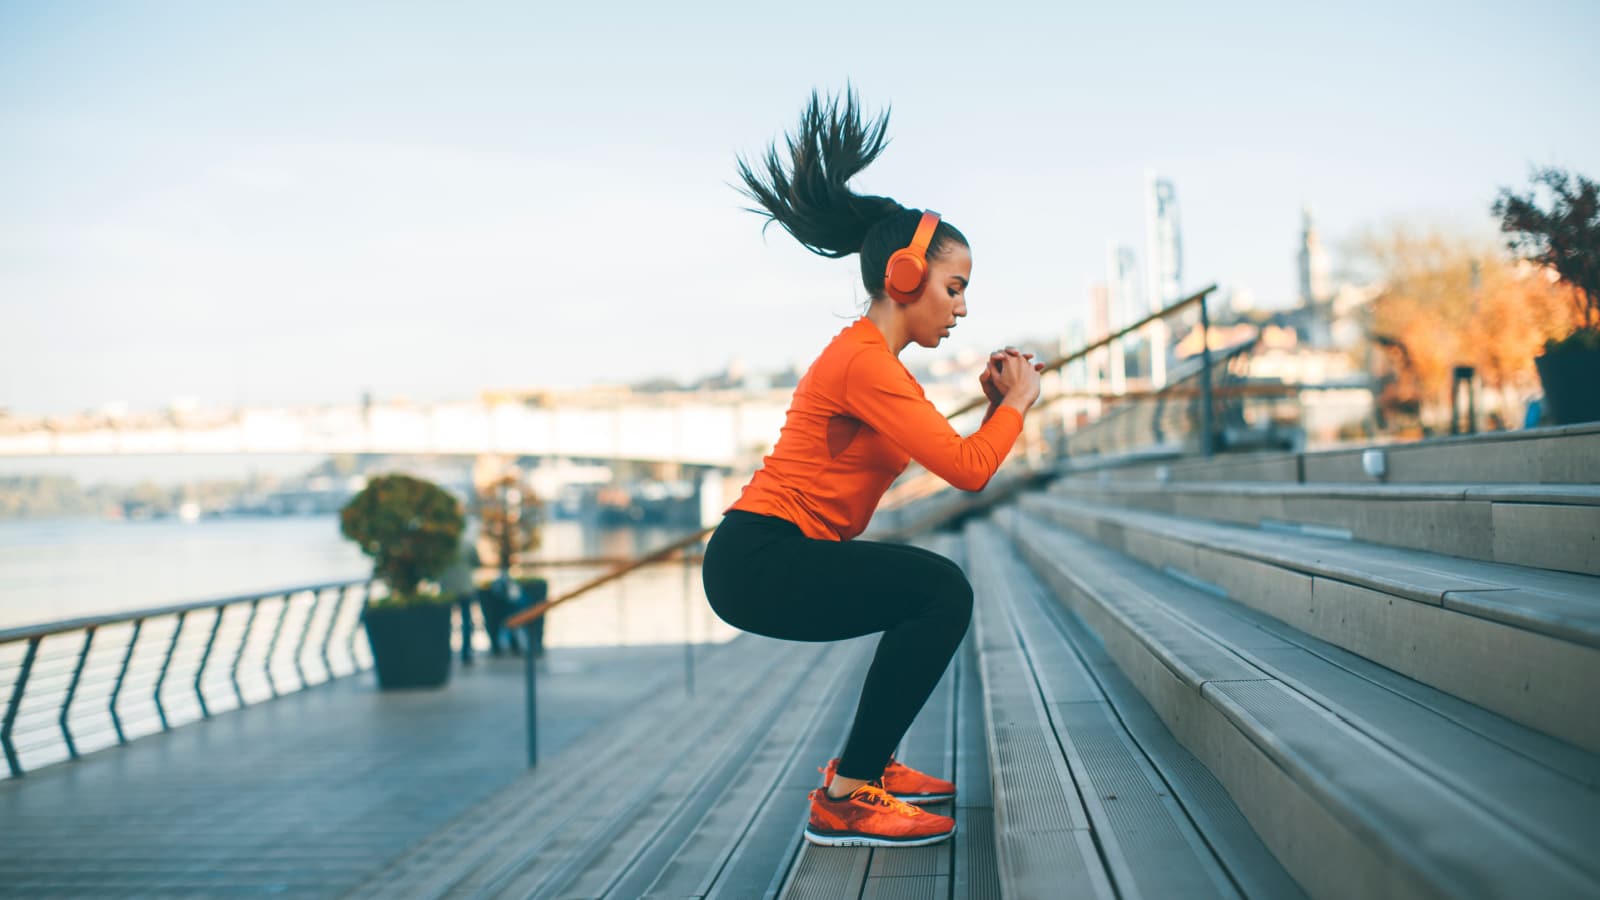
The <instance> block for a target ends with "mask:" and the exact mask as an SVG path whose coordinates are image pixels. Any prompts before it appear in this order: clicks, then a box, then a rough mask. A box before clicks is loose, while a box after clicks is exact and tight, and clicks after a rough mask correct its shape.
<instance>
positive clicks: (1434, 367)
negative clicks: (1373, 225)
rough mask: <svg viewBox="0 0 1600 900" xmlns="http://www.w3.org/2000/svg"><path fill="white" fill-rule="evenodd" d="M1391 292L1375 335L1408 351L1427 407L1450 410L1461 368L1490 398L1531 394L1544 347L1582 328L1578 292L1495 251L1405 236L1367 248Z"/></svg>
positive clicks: (1374, 317) (1444, 238)
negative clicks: (1472, 371) (1473, 373)
mask: <svg viewBox="0 0 1600 900" xmlns="http://www.w3.org/2000/svg"><path fill="white" fill-rule="evenodd" d="M1363 250H1364V251H1365V254H1366V255H1367V256H1368V257H1369V258H1370V259H1371V260H1372V261H1373V262H1375V263H1376V264H1377V269H1378V272H1379V276H1380V278H1381V279H1382V281H1383V284H1384V291H1383V293H1382V294H1381V295H1380V296H1379V297H1378V298H1377V299H1376V300H1375V301H1374V302H1373V305H1372V309H1371V323H1370V327H1371V332H1372V334H1373V335H1374V336H1377V337H1382V338H1386V339H1388V340H1390V341H1393V342H1395V343H1397V344H1399V345H1401V346H1403V347H1404V348H1405V353H1404V358H1405V359H1406V360H1407V363H1406V365H1407V366H1408V367H1409V372H1408V374H1409V375H1411V376H1413V377H1414V378H1415V379H1416V381H1417V382H1418V389H1419V393H1420V395H1421V396H1420V398H1419V399H1420V400H1421V401H1422V403H1423V404H1424V405H1425V406H1428V407H1432V408H1434V409H1436V410H1437V409H1443V408H1447V407H1448V405H1449V400H1450V385H1451V377H1452V371H1453V369H1454V368H1455V367H1456V366H1458V365H1466V366H1474V367H1475V368H1476V369H1477V371H1478V377H1479V379H1480V383H1481V385H1482V386H1483V388H1484V389H1485V390H1488V391H1502V392H1511V393H1515V394H1521V393H1529V392H1532V391H1533V390H1535V389H1536V387H1537V385H1538V373H1537V371H1536V370H1535V369H1534V365H1533V359H1534V357H1536V356H1538V355H1539V354H1541V353H1542V352H1543V351H1544V342H1545V341H1546V340H1547V339H1550V338H1557V337H1562V336H1564V335H1566V334H1568V333H1569V332H1571V331H1572V329H1573V328H1574V327H1575V326H1576V325H1577V324H1578V323H1577V319H1576V317H1575V315H1574V310H1575V307H1574V306H1573V303H1572V298H1571V290H1572V289H1571V288H1569V287H1567V286H1566V285H1563V284H1560V283H1557V282H1555V281H1554V280H1553V279H1551V278H1550V277H1549V276H1548V274H1547V271H1546V270H1545V269H1542V268H1539V267H1536V266H1533V265H1531V264H1528V263H1524V262H1518V261H1516V260H1512V259H1510V258H1508V257H1507V255H1506V254H1505V252H1504V251H1502V250H1500V249H1498V248H1496V247H1494V246H1493V245H1489V244H1485V243H1480V242H1474V241H1471V240H1468V239H1464V238H1460V237H1455V236H1450V235H1444V234H1440V233H1438V232H1429V233H1423V234H1418V233H1415V232H1412V231H1408V230H1405V229H1397V230H1395V231H1394V232H1392V233H1390V234H1388V235H1386V236H1382V237H1379V238H1368V239H1367V240H1365V241H1364V242H1363Z"/></svg>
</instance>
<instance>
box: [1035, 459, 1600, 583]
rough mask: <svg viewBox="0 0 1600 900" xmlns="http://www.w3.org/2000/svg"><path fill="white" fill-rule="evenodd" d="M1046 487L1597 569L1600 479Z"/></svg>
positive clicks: (1138, 504)
mask: <svg viewBox="0 0 1600 900" xmlns="http://www.w3.org/2000/svg"><path fill="white" fill-rule="evenodd" d="M1050 491H1051V492H1052V493H1056V494H1060V495H1061V496H1064V497H1073V498H1076V499H1080V500H1088V501H1091V502H1095V503H1103V504H1107V505H1112V506H1123V507H1127V508H1130V509H1138V510H1143V511H1146V512H1159V513H1171V514H1175V515H1180V516H1189V517H1193V518H1200V519H1209V520H1212V521H1218V522H1230V523H1234V524H1239V525H1250V526H1255V527H1261V528H1265V529H1268V530H1273V531H1284V530H1289V531H1302V532H1306V533H1313V534H1320V535H1323V536H1326V537H1343V538H1347V539H1354V540H1358V541H1366V542H1369V543H1375V544H1386V545H1388V546H1392V547H1407V548H1410V549H1413V550H1427V551H1430V552H1433V553H1443V554H1447V555H1450V556H1461V557H1465V558H1468V559H1479V560H1485V561H1488V562H1502V563H1507V564H1510V565H1518V566H1528V567H1531V568H1539V569H1553V570H1558V571H1565V572H1578V573H1582V574H1587V575H1600V485H1593V484H1586V485H1539V484H1528V485H1477V484H1430V485H1420V484H1409V485H1394V484H1340V483H1325V484H1292V483H1263V482H1249V481H1213V482H1186V483H1184V482H1180V483H1166V484H1163V483H1159V482H1139V481H1117V480H1114V479H1105V480H1082V479H1063V480H1059V481H1057V482H1055V483H1054V484H1052V485H1051V486H1050Z"/></svg>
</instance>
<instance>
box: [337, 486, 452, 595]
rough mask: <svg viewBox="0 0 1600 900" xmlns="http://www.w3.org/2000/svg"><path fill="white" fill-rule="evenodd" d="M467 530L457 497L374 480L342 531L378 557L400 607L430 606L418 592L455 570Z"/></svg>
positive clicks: (376, 565) (349, 507) (348, 507)
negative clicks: (452, 568) (423, 585)
mask: <svg viewBox="0 0 1600 900" xmlns="http://www.w3.org/2000/svg"><path fill="white" fill-rule="evenodd" d="M465 524H466V522H465V519H463V517H462V515H461V503H460V502H459V501H457V500H456V498H455V497H452V496H451V495H450V494H449V493H448V492H447V491H445V490H444V489H443V488H440V487H439V486H438V485H436V484H433V483H432V482H429V481H424V480H422V479H420V478H412V477H411V476H409V475H380V476H378V477H377V478H374V479H372V480H371V481H369V482H367V486H366V487H365V488H362V490H361V493H359V494H356V495H355V496H354V497H352V498H350V502H349V503H346V504H345V506H344V509H343V510H341V511H340V512H339V530H340V531H341V532H342V533H343V534H344V536H345V537H347V538H349V539H350V540H352V541H355V542H356V544H357V545H359V546H360V547H361V552H363V553H365V554H366V555H368V556H370V557H372V574H373V576H374V577H376V578H381V579H383V581H384V583H385V584H387V585H388V586H389V593H390V598H391V599H390V601H388V602H392V603H395V604H398V605H406V604H410V603H416V602H425V599H424V598H422V597H420V596H419V594H418V588H419V587H420V586H421V584H422V582H423V581H424V580H429V579H436V578H438V577H439V576H440V575H441V574H443V573H444V570H445V569H446V568H448V567H449V566H450V563H451V562H452V561H453V560H454V558H455V555H456V551H457V549H458V548H459V547H460V544H461V530H462V528H463V527H464V526H465Z"/></svg>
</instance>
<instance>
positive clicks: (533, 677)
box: [522, 625, 539, 769]
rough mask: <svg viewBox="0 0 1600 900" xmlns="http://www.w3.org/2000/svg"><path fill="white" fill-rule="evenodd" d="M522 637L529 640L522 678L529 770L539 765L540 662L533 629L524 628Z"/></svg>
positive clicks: (523, 655) (523, 662) (523, 656)
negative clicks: (534, 646) (537, 657)
mask: <svg viewBox="0 0 1600 900" xmlns="http://www.w3.org/2000/svg"><path fill="white" fill-rule="evenodd" d="M522 636H523V638H525V639H526V640H527V644H528V652H526V653H524V654H522V677H523V682H524V687H525V693H526V695H527V715H528V768H530V769H532V768H534V767H536V766H538V765H539V684H538V678H537V670H538V662H537V661H536V660H535V659H534V652H533V628H532V626H530V625H523V626H522Z"/></svg>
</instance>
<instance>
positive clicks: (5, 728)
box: [0, 637, 44, 778]
mask: <svg viewBox="0 0 1600 900" xmlns="http://www.w3.org/2000/svg"><path fill="white" fill-rule="evenodd" d="M42 640H44V639H43V638H38V637H35V638H30V639H29V640H28V652H27V653H26V654H25V655H24V656H23V657H22V670H21V671H20V672H18V673H17V683H16V685H14V686H13V687H12V688H11V702H10V703H7V704H6V720H5V724H4V725H0V745H4V747H5V751H6V765H8V766H10V767H11V775H12V777H14V778H15V777H19V776H21V775H22V762H21V761H20V760H18V759H17V748H16V747H14V746H12V744H11V726H12V725H15V724H16V721H17V710H18V709H19V708H21V706H22V691H23V688H25V687H27V684H28V673H29V672H31V671H32V670H33V659H34V657H35V656H38V655H39V643H40V642H41V641H42Z"/></svg>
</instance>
